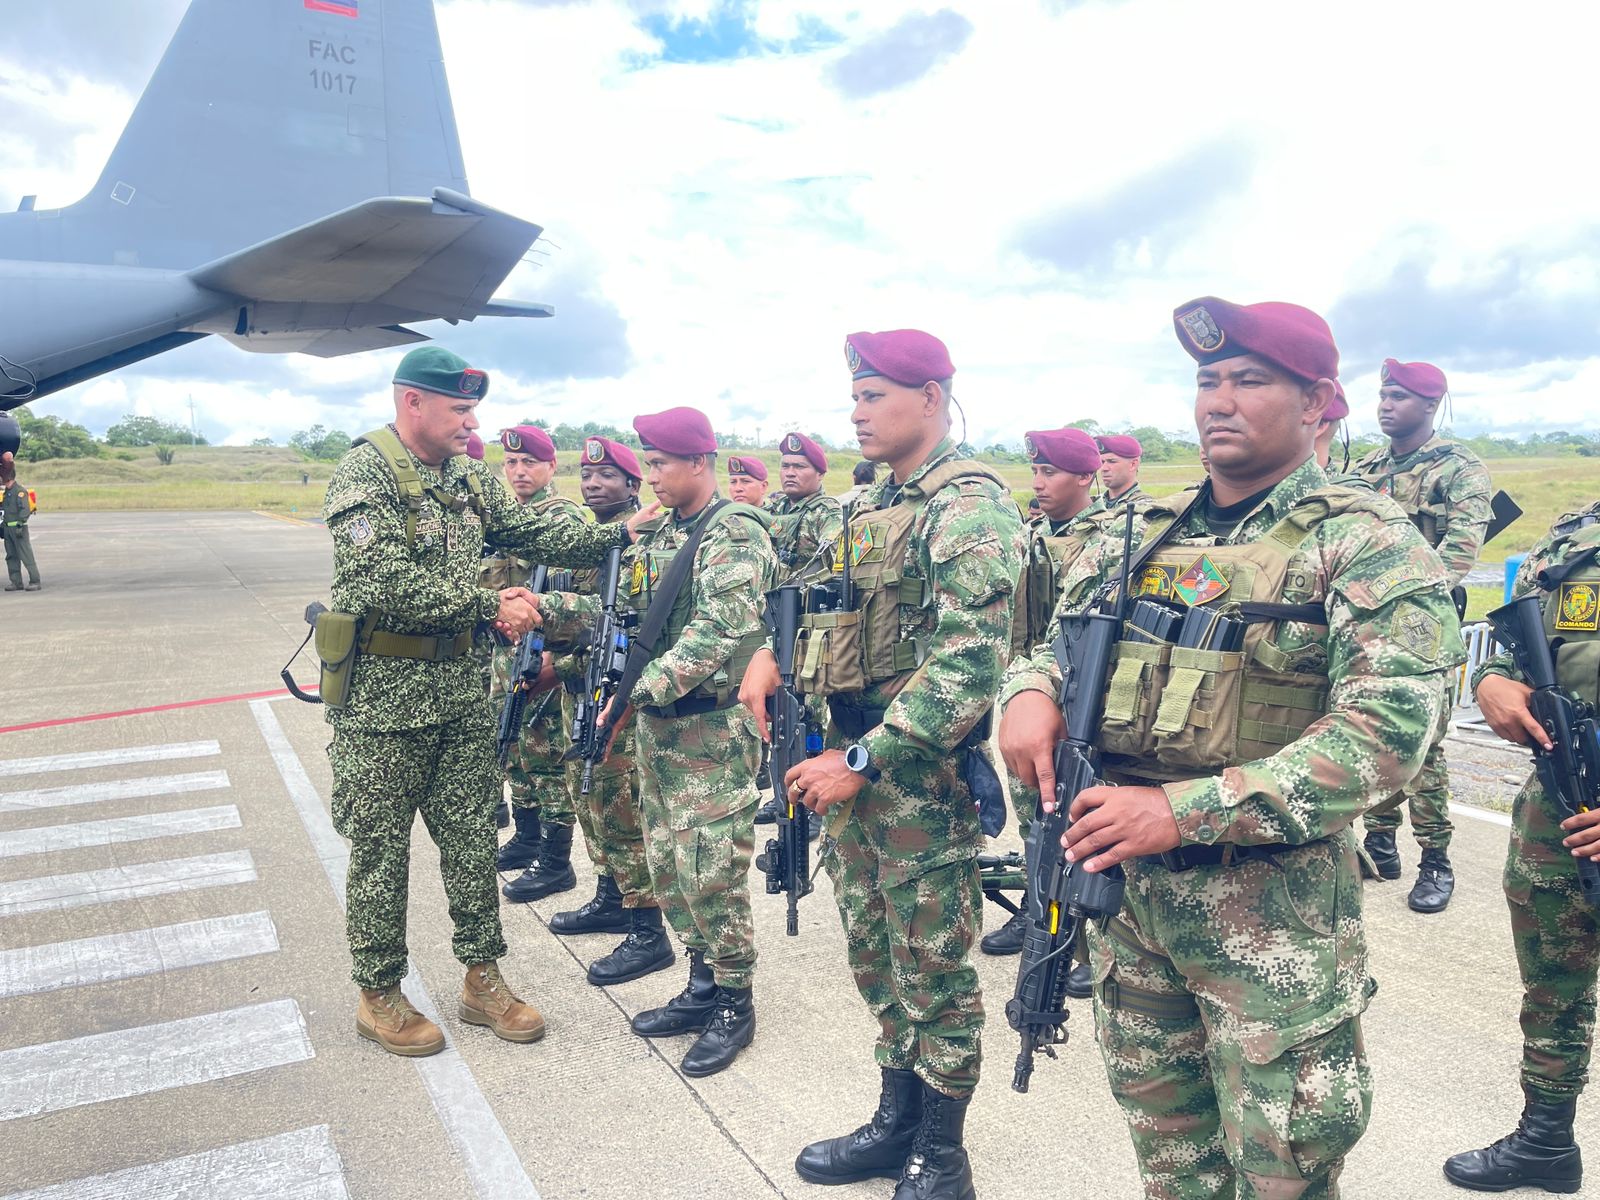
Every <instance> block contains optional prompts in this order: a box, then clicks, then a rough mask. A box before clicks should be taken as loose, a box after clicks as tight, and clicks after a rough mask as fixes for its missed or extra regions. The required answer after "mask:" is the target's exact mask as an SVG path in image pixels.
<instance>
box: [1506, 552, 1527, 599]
mask: <svg viewBox="0 0 1600 1200" xmlns="http://www.w3.org/2000/svg"><path fill="white" fill-rule="evenodd" d="M1527 557H1528V556H1527V555H1526V554H1508V555H1507V556H1506V598H1505V603H1507V604H1510V603H1511V585H1512V584H1514V583H1516V581H1517V572H1518V571H1520V570H1521V569H1522V560H1523V559H1525V558H1527Z"/></svg>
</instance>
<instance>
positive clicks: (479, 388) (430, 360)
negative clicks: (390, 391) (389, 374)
mask: <svg viewBox="0 0 1600 1200" xmlns="http://www.w3.org/2000/svg"><path fill="white" fill-rule="evenodd" d="M394 381H395V382H396V383H400V384H404V385H405V386H407V387H414V388H421V389H422V390H423V391H425V392H437V393H439V394H440V395H441V396H471V397H472V398H473V399H474V400H482V399H483V398H484V397H485V396H487V395H488V394H489V375H488V372H486V371H480V370H478V368H476V367H469V366H468V365H467V360H466V359H464V358H462V357H461V356H460V355H459V354H452V353H451V352H450V351H448V350H446V349H445V348H444V347H443V346H418V347H417V348H416V349H415V350H413V351H412V352H411V353H410V354H408V355H406V356H405V357H404V358H402V359H401V360H400V365H399V366H398V367H396V368H395V372H394Z"/></svg>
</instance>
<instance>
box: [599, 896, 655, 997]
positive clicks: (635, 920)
mask: <svg viewBox="0 0 1600 1200" xmlns="http://www.w3.org/2000/svg"><path fill="white" fill-rule="evenodd" d="M628 919H629V925H628V936H627V937H625V938H623V939H622V944H621V945H620V946H618V947H617V948H616V949H615V950H613V951H612V952H611V953H610V954H608V955H606V956H605V957H604V958H597V959H595V960H594V962H592V963H590V964H589V982H590V983H592V984H594V985H595V987H610V986H611V985H612V984H613V983H627V982H628V980H630V979H638V978H639V977H640V976H642V975H649V974H651V973H652V972H655V971H665V970H666V969H667V968H668V967H670V966H671V965H672V960H673V959H674V958H676V957H677V955H676V954H674V953H673V951H672V940H671V939H670V938H668V937H667V931H666V930H665V929H664V928H662V925H661V910H660V909H659V908H632V909H629V910H628Z"/></svg>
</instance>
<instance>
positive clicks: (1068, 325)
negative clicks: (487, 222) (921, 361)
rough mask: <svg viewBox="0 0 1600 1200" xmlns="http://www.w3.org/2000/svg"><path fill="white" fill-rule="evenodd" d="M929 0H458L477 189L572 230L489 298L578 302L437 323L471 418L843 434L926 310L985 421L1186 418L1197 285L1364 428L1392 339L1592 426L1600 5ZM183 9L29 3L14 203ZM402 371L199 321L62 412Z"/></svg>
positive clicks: (260, 417) (285, 427) (9, 27)
mask: <svg viewBox="0 0 1600 1200" xmlns="http://www.w3.org/2000/svg"><path fill="white" fill-rule="evenodd" d="M251 2H254V3H268V2H273V3H294V2H295V0H251ZM937 3H938V0H932V3H930V4H914V3H906V2H904V0H871V3H870V4H868V3H866V0H631V2H628V0H590V2H583V0H544V2H538V0H438V4H437V11H438V20H439V26H440V33H441V37H442V40H443V45H444V54H445V61H446V65H447V68H448V70H449V74H450V79H451V85H452V89H453V92H454V101H455V108H456V114H457V118H458V123H459V126H460V133H461V140H462V144H463V148H464V151H465V156H466V162H467V173H468V177H469V179H470V181H471V186H472V192H473V194H474V195H475V196H477V197H479V198H480V199H482V200H484V201H486V202H488V203H490V204H493V205H495V206H497V207H500V208H503V209H506V210H508V211H510V212H513V213H515V214H517V215H519V216H523V217H526V218H528V219H529V220H533V221H536V222H538V223H540V224H542V225H543V226H544V227H545V240H544V241H543V242H542V243H541V244H540V246H539V247H538V250H539V251H540V253H539V254H537V255H535V256H531V257H532V258H533V260H534V261H533V263H531V264H530V265H528V266H524V267H520V268H518V270H517V271H516V272H515V273H514V274H513V275H512V277H511V278H510V279H509V280H508V281H507V283H506V284H505V286H504V287H502V289H501V295H505V296H512V297H516V298H520V299H529V300H542V301H549V302H552V303H554V304H555V305H556V306H557V309H558V316H557V318H556V319H555V320H553V321H547V322H526V321H524V322H508V321H499V322H496V321H493V320H492V319H483V320H480V321H479V322H477V323H476V324H475V325H474V326H472V327H470V328H469V327H462V328H461V329H459V330H454V331H452V330H449V329H448V328H447V327H443V326H441V327H440V329H441V331H442V332H441V337H442V339H443V340H444V341H445V342H446V344H448V345H451V346H454V347H456V348H458V349H460V350H461V351H462V352H463V353H466V354H467V355H469V356H470V357H473V358H474V359H475V361H478V362H480V363H481V364H482V365H483V366H485V367H487V368H488V369H489V370H490V371H491V372H492V373H493V375H494V387H493V393H492V395H491V397H490V399H489V401H488V402H486V403H485V405H484V406H483V410H484V411H483V416H484V423H485V425H486V426H488V427H490V428H491V429H494V428H498V427H499V426H500V425H503V424H506V423H509V422H510V421H512V420H514V419H515V418H517V417H519V416H524V415H527V416H545V417H548V418H549V419H551V420H552V421H561V420H574V421H583V420H591V419H600V420H608V421H613V422H616V423H618V424H624V423H626V421H627V420H628V418H629V417H631V415H632V414H634V413H636V412H639V411H652V410H655V409H659V408H664V407H667V406H670V405H675V404H693V405H697V406H699V407H702V408H704V409H706V410H707V411H708V412H710V413H711V414H712V417H713V419H714V421H715V422H716V423H717V424H718V426H719V427H720V428H724V429H730V428H736V429H738V430H739V431H740V432H743V433H746V434H754V433H755V432H756V431H757V430H758V429H759V430H760V432H761V434H762V436H763V437H764V438H765V439H766V440H767V441H768V442H769V443H770V442H772V441H773V440H775V438H776V435H777V434H778V433H779V432H780V431H781V430H782V429H783V428H788V427H790V426H792V425H798V426H800V427H802V428H805V429H809V430H814V431H820V432H821V433H823V434H824V435H825V436H828V437H830V438H833V439H836V440H844V439H846V438H847V436H848V432H849V425H848V421H847V414H848V383H849V381H848V377H847V375H846V373H845V370H844V364H843V360H842V353H841V346H842V343H843V338H844V335H845V334H846V333H847V332H849V331H851V330H854V329H884V328H894V327H899V326H908V325H909V326H918V327H921V328H925V329H929V330H931V331H933V332H935V333H938V334H939V335H940V336H941V337H943V338H944V339H945V340H946V341H947V342H948V343H949V345H950V348H951V353H952V357H953V358H954V360H955V363H956V366H957V369H958V373H957V386H956V394H957V397H958V399H960V400H962V401H963V402H964V407H965V410H966V413H967V417H968V420H969V422H970V436H971V438H972V440H974V441H977V442H980V443H983V444H987V443H989V442H992V441H1001V442H1006V443H1013V442H1017V441H1019V440H1020V438H1021V433H1022V431H1023V430H1024V429H1027V428H1037V427H1043V426H1049V425H1054V424H1059V423H1061V422H1064V421H1067V420H1073V419H1076V418H1081V417H1094V418H1096V419H1097V420H1099V421H1101V422H1102V423H1103V424H1106V425H1112V426H1114V425H1120V424H1128V423H1132V424H1153V425H1157V426H1159V427H1162V428H1164V429H1169V430H1180V429H1185V428H1192V425H1191V424H1190V421H1189V416H1188V410H1189V404H1190V401H1191V399H1192V396H1193V368H1192V364H1191V363H1190V362H1189V360H1188V359H1187V358H1186V357H1185V356H1184V355H1183V354H1182V352H1181V351H1180V350H1179V348H1178V346H1177V344H1176V341H1175V339H1174V337H1173V334H1172V327H1171V311H1172V308H1173V307H1174V305H1176V304H1178V303H1180V302H1182V301H1185V300H1187V299H1189V298H1191V297H1195V296H1200V295H1205V294H1215V295H1220V296H1224V297H1227V298H1229V299H1232V300H1236V301H1240V302H1249V301H1253V300H1263V299H1278V300H1292V301H1295V302H1298V303H1302V304H1307V305H1309V306H1311V307H1313V308H1316V309H1317V310H1318V311H1320V312H1322V313H1323V314H1324V315H1326V316H1327V317H1328V319H1329V320H1330V322H1331V324H1332V325H1333V329H1334V333H1335V335H1336V337H1337V338H1338V341H1339V344H1340V348H1341V350H1342V352H1343V363H1344V367H1343V378H1344V381H1345V384H1346V387H1347V388H1348V389H1349V391H1350V394H1351V398H1352V401H1353V402H1354V404H1355V408H1356V415H1355V424H1356V427H1357V428H1358V429H1368V430H1370V429H1373V428H1375V425H1376V422H1375V419H1374V416H1373V407H1374V405H1375V402H1376V400H1375V394H1376V388H1377V375H1376V371H1377V366H1378V364H1379V363H1380V362H1381V360H1382V359H1383V358H1385V357H1387V356H1389V355H1394V356H1396V357H1399V358H1402V359H1419V358H1420V359H1428V360H1431V361H1434V362H1437V363H1439V364H1440V365H1441V366H1443V367H1444V368H1445V370H1446V371H1447V372H1448V373H1449V376H1450V379H1451V383H1452V391H1453V395H1454V401H1455V408H1456V427H1457V428H1458V429H1461V430H1466V431H1471V432H1480V431H1504V432H1526V431H1530V430H1553V429H1560V428H1591V429H1592V428H1594V426H1595V425H1596V423H1597V422H1596V414H1597V413H1600V399H1597V397H1600V241H1597V232H1600V169H1597V167H1596V165H1595V157H1594V151H1593V146H1594V142H1595V138H1594V131H1593V114H1594V100H1593V82H1592V81H1593V64H1592V60H1591V56H1592V53H1593V47H1594V46H1595V45H1597V44H1600V5H1597V4H1594V3H1593V2H1592V0H1541V3H1539V4H1537V5H1533V6H1529V7H1526V8H1524V9H1522V10H1518V13H1517V15H1516V16H1515V17H1514V18H1513V16H1512V15H1511V13H1510V10H1508V9H1507V8H1506V7H1505V6H1504V4H1489V3H1482V2H1478V0H1456V2H1453V3H1445V2H1444V0H1427V2H1424V0H1343V2H1342V3H1340V4H1338V5H1334V6H1327V5H1324V6H1310V5H1302V4H1293V3H1283V2H1282V0H1205V2H1199V0H984V2H983V3H978V2H977V0H951V2H950V3H949V4H948V5H947V6H945V7H938V6H937ZM183 8H184V2H183V0H138V2H137V3H130V2H129V0H54V3H51V4H47V5H31V6H27V7H22V6H17V11H15V12H8V14H7V20H6V22H5V24H4V26H3V27H0V163H3V164H4V167H3V170H0V211H4V210H9V209H11V208H14V207H15V206H16V202H17V200H18V199H19V198H20V197H21V196H23V195H25V194H31V193H36V194H38V196H39V202H38V203H39V206H40V207H41V208H45V207H51V206H55V205H60V204H65V203H70V202H71V201H72V200H75V199H76V198H77V197H79V196H80V195H82V194H83V192H84V191H85V190H86V189H87V188H88V187H89V186H90V185H91V184H92V183H93V182H94V180H95V177H96V176H97V174H98V172H99V170H100V167H101V165H102V164H103V162H104V160H105V157H106V155H107V153H108V152H109V150H110V148H111V146H112V144H113V143H114V142H115V140H116V137H117V135H118V133H119V132H120V129H121V126H122V124H123V122H124V121H125V120H126V118H127V115H128V113H129V111H130V110H131V108H132V106H133V104H134V101H135V100H136V98H137V96H138V93H139V92H140V90H141V89H142V88H143V86H144V83H145V81H146V79H147V78H148V76H149V74H150V72H151V71H152V70H153V69H154V67H155V63H156V61H157V59H158V58H159V56H160V54H161V51H162V49H163V47H164V45H165V43H166V40H167V39H168V38H169V37H170V35H171V33H172V30H173V29H174V28H175V27H176V25H177V22H178V19H179V17H180V16H181V14H182V11H183ZM394 358H395V356H394V355H393V354H392V353H383V354H369V355H358V356H353V357H349V358H345V359H339V360H332V361H324V360H318V359H310V358H304V357H301V356H284V357H266V356H260V355H248V354H244V353H241V352H239V351H237V350H235V349H234V348H233V347H231V346H229V345H227V344H226V343H224V342H220V341H218V340H216V339H208V340H206V341H204V342H201V343H198V344H196V345H194V346H191V347H188V348H185V349H183V350H180V351H177V352H175V353H172V354H168V355H165V356H163V357H160V358H157V359H154V360H151V361H150V362H147V363H145V364H143V365H141V366H140V367H137V368H134V369H132V370H129V371H125V372H123V373H121V374H119V375H113V376H108V377H102V378H101V379H98V380H95V381H93V382H90V383H88V384H85V385H82V386H80V387H77V388H74V389H72V390H70V391H66V392H62V393H59V394H57V395H55V396H52V397H49V398H47V399H46V400H44V401H42V402H39V403H37V404H36V405H35V409H36V411H41V412H57V413H61V414H63V415H65V416H68V417H70V418H72V419H74V420H78V421H81V422H83V423H85V424H87V425H88V426H89V427H90V428H91V429H93V430H95V431H96V432H99V431H102V430H104V428H105V427H106V426H107V425H108V424H110V423H111V422H112V421H115V420H117V419H118V418H119V417H120V416H121V415H122V414H123V413H125V412H128V411H138V412H144V413H151V414H154V415H158V416H162V417H166V418H171V419H186V418H187V400H188V398H189V397H191V396H192V397H193V399H194V402H195V404H196V406H197V408H198V410H199V413H200V424H201V427H202V429H203V430H204V431H205V432H206V433H207V434H208V436H210V437H211V438H212V439H213V440H228V441H248V440H249V439H250V438H252V437H255V436H259V435H261V434H269V435H272V436H275V437H277V438H279V439H282V438H283V437H285V436H286V435H287V434H288V433H290V432H292V431H293V430H296V429H300V428H304V427H305V426H307V425H309V424H311V423H312V422H321V423H323V424H325V425H329V426H337V427H342V428H344V429H346V430H347V431H349V432H352V433H354V432H357V431H359V430H360V429H363V428H366V427H368V426H370V425H372V424H375V423H377V422H378V421H379V420H381V419H382V418H383V415H384V408H385V404H386V400H387V392H386V388H385V385H384V380H385V379H386V378H387V374H388V372H389V370H390V369H391V368H392V364H393V361H394Z"/></svg>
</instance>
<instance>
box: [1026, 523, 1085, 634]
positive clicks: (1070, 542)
mask: <svg viewBox="0 0 1600 1200" xmlns="http://www.w3.org/2000/svg"><path fill="white" fill-rule="evenodd" d="M1091 519H1092V518H1090V517H1088V516H1084V515H1080V516H1078V517H1074V518H1073V519H1072V521H1071V523H1070V524H1069V525H1068V527H1067V529H1068V531H1067V532H1066V533H1062V534H1052V535H1045V534H1043V533H1039V532H1036V530H1039V529H1045V528H1048V521H1049V518H1045V520H1043V521H1041V522H1039V524H1038V525H1036V526H1035V527H1034V528H1033V529H1030V530H1029V538H1028V548H1027V557H1026V558H1024V559H1023V562H1022V573H1023V586H1022V596H1023V600H1024V601H1025V603H1023V604H1019V605H1018V606H1017V610H1016V614H1015V615H1014V616H1013V617H1012V620H1011V653H1012V657H1016V656H1017V655H1019V654H1027V653H1028V652H1029V651H1031V650H1032V649H1033V648H1034V647H1035V646H1037V645H1038V644H1039V643H1040V642H1047V641H1049V640H1050V639H1051V637H1053V636H1054V633H1055V626H1054V624H1053V622H1054V620H1055V614H1056V604H1057V603H1058V602H1059V601H1060V600H1061V576H1062V574H1063V573H1064V572H1065V571H1066V569H1067V567H1069V566H1070V565H1071V564H1072V561H1073V560H1074V559H1076V558H1077V557H1078V555H1079V553H1080V552H1081V551H1082V550H1083V548H1084V546H1086V545H1087V544H1088V542H1089V535H1090V534H1091V533H1093V532H1094V527H1093V526H1091V525H1089V524H1087V522H1088V521H1089V520H1091Z"/></svg>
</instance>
